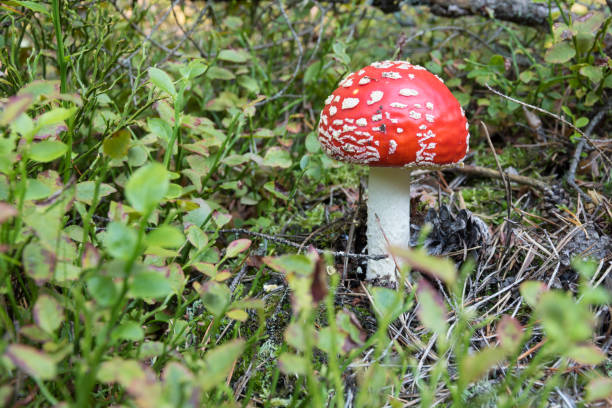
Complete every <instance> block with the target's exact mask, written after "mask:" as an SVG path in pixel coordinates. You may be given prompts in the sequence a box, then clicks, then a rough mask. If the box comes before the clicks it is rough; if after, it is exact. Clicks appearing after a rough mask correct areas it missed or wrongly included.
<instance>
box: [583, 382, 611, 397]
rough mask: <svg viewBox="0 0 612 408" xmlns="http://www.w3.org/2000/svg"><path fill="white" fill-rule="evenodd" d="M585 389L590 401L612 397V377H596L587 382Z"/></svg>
mask: <svg viewBox="0 0 612 408" xmlns="http://www.w3.org/2000/svg"><path fill="white" fill-rule="evenodd" d="M585 389H586V400H587V401H588V402H593V401H603V400H606V399H610V398H612V378H608V377H599V378H595V379H593V380H591V381H590V382H589V383H588V384H587V386H586V388H585Z"/></svg>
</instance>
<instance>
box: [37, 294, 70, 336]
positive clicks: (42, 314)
mask: <svg viewBox="0 0 612 408" xmlns="http://www.w3.org/2000/svg"><path fill="white" fill-rule="evenodd" d="M33 315H34V321H35V322H36V324H37V325H38V327H40V328H41V329H43V330H44V331H46V332H47V333H53V332H54V331H55V330H57V329H58V328H59V327H60V326H61V325H62V321H63V320H64V308H63V307H62V306H61V305H60V304H59V303H58V302H57V300H55V298H54V297H51V296H49V295H40V296H39V297H38V299H36V304H35V305H34V310H33Z"/></svg>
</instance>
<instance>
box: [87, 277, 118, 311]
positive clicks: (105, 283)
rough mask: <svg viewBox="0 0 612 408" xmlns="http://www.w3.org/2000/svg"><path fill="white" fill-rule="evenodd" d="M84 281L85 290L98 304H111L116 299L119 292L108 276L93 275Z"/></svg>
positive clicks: (105, 305) (106, 305) (104, 305)
mask: <svg viewBox="0 0 612 408" xmlns="http://www.w3.org/2000/svg"><path fill="white" fill-rule="evenodd" d="M86 283H87V291H88V292H89V294H90V295H91V297H92V298H94V300H95V301H96V302H97V303H98V304H99V305H100V306H103V307H108V306H112V305H113V304H114V303H115V302H116V301H117V295H118V294H119V292H118V291H117V287H116V286H115V282H113V279H112V278H111V277H110V276H105V275H94V276H92V277H90V278H89V279H87V282H86Z"/></svg>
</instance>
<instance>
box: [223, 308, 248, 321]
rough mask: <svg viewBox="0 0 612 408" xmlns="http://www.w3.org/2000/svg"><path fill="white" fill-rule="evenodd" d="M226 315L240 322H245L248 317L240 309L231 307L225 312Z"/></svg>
mask: <svg viewBox="0 0 612 408" xmlns="http://www.w3.org/2000/svg"><path fill="white" fill-rule="evenodd" d="M225 315H226V316H227V317H229V318H230V319H233V320H238V321H241V322H246V321H247V319H248V318H249V314H248V313H247V312H245V311H244V310H241V309H233V310H230V311H229V312H227V313H226V314H225Z"/></svg>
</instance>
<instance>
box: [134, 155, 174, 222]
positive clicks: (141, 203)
mask: <svg viewBox="0 0 612 408" xmlns="http://www.w3.org/2000/svg"><path fill="white" fill-rule="evenodd" d="M169 178H170V177H169V175H168V171H167V170H166V168H165V167H164V166H162V165H161V164H159V163H149V164H147V165H145V166H144V167H141V168H139V169H138V170H136V171H135V172H134V173H133V174H132V175H131V177H130V179H129V180H128V182H127V184H126V186H125V195H126V197H127V199H128V201H129V203H130V205H131V206H132V207H134V209H136V210H137V211H139V212H140V213H147V212H150V211H152V210H153V209H154V208H155V206H157V205H158V204H159V202H160V201H161V200H162V199H163V198H164V196H165V195H166V193H167V192H168V187H169V184H170V181H169Z"/></svg>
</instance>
